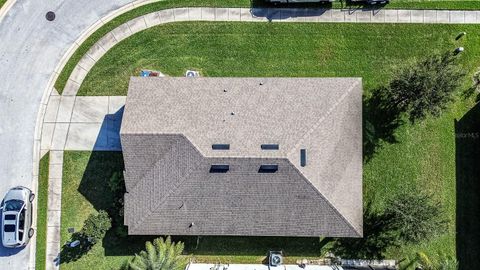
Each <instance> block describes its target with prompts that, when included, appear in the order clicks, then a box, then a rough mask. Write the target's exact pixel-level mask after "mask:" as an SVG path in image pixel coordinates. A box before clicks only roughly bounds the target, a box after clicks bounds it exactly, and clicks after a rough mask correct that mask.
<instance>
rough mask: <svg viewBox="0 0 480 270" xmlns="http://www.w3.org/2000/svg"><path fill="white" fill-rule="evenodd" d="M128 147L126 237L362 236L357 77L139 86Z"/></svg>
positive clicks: (171, 81)
mask: <svg viewBox="0 0 480 270" xmlns="http://www.w3.org/2000/svg"><path fill="white" fill-rule="evenodd" d="M121 140H122V147H123V152H124V159H125V170H126V171H125V182H126V188H127V194H126V196H125V223H126V225H128V227H129V233H130V234H197V235H198V234H203V235H205V234H211V235H224V234H228V235H286V236H287V235H297V236H301V235H305V236H307V235H325V236H361V235H362V84H361V79H359V78H168V77H167V78H139V77H132V78H131V80H130V86H129V92H128V97H127V102H126V106H125V112H124V116H123V121H122V127H121ZM214 144H228V145H229V149H228V150H215V149H213V148H214V147H212V145H214ZM264 144H269V145H272V144H273V145H278V150H265V149H262V147H261V145H264ZM301 149H305V151H306V166H302V165H301V157H300V155H301V154H300V153H301ZM212 164H228V165H230V168H229V171H228V172H227V173H224V174H216V173H210V171H209V169H210V167H211V165H212ZM262 164H264V165H265V164H276V165H278V171H277V172H276V173H272V174H264V173H259V172H258V167H259V166H260V165H262ZM302 220H303V221H304V222H299V221H302ZM192 223H194V224H195V225H192ZM299 223H301V224H299Z"/></svg>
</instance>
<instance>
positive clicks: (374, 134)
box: [363, 87, 404, 161]
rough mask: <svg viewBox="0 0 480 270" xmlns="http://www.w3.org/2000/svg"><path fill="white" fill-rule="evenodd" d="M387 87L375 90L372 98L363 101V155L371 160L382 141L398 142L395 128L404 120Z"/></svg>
mask: <svg viewBox="0 0 480 270" xmlns="http://www.w3.org/2000/svg"><path fill="white" fill-rule="evenodd" d="M386 92H387V91H386V89H385V87H379V88H376V89H374V90H373V94H372V96H371V97H370V98H368V99H364V101H363V104H364V105H363V122H364V123H363V156H364V161H369V160H370V159H371V158H372V157H373V155H374V154H375V153H376V152H377V151H378V149H379V147H380V146H381V143H382V142H387V143H397V142H398V141H397V139H396V137H395V130H396V129H397V128H398V127H400V126H401V125H402V124H403V123H404V122H403V120H402V118H401V113H402V112H401V111H400V110H399V108H398V107H396V106H394V105H392V103H391V102H390V101H389V99H388V97H387V96H386V95H385V93H386Z"/></svg>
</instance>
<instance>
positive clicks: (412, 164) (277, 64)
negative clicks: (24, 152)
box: [62, 23, 480, 269]
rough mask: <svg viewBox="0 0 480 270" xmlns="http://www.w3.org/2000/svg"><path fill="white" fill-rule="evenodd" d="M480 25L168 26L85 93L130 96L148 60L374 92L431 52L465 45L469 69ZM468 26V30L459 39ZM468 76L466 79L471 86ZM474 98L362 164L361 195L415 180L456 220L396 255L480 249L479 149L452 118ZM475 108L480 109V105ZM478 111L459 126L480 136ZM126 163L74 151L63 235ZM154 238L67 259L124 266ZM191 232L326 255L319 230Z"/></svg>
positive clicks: (254, 251)
mask: <svg viewBox="0 0 480 270" xmlns="http://www.w3.org/2000/svg"><path fill="white" fill-rule="evenodd" d="M192 29H194V31H193V30H192ZM479 30H480V26H472V25H401V24H396V25H395V24H394V25H380V24H364V25H358V24H275V23H273V24H270V23H264V24H261V23H251V24H248V23H241V24H239V23H177V24H168V25H162V26H158V27H155V28H151V29H149V30H146V31H144V32H141V33H138V34H136V35H134V36H133V37H131V38H129V39H127V40H124V41H123V42H121V43H120V44H119V45H117V46H116V47H114V48H113V49H112V50H110V51H109V52H108V53H107V54H106V55H105V56H104V57H103V58H102V59H101V60H100V61H99V62H98V63H97V65H96V66H95V67H94V68H93V69H92V70H91V72H90V73H89V74H88V76H87V78H86V80H85V81H84V83H83V85H82V87H81V89H80V94H82V95H125V94H126V90H127V84H128V79H129V77H130V76H131V75H137V74H138V71H139V70H140V69H142V68H148V69H158V70H161V71H162V72H164V73H166V74H169V75H172V76H181V75H183V73H184V72H185V70H186V69H197V70H200V71H201V73H202V75H203V76H286V77H290V76H360V77H363V81H364V92H365V95H366V96H368V95H369V93H371V91H372V90H373V89H375V88H376V87H378V86H380V85H382V84H384V83H386V82H387V81H388V79H389V78H390V77H391V74H392V72H393V68H394V67H396V66H398V65H401V64H402V63H405V62H408V61H410V60H411V59H413V58H414V57H421V56H425V55H429V54H430V53H431V52H432V51H443V50H452V49H453V48H455V47H458V46H464V47H465V49H466V52H465V53H463V54H462V55H461V56H460V57H461V61H462V65H463V66H464V68H465V69H466V70H468V71H469V72H470V75H471V74H472V73H473V72H474V71H475V70H476V69H477V68H478V59H479V56H480V46H479V45H478V44H480V34H479ZM461 31H466V32H467V33H468V34H467V36H465V37H464V38H463V39H461V40H460V41H455V37H456V36H457V34H458V33H459V32H461ZM470 84H471V82H470V79H469V80H468V81H466V82H465V87H468V86H470ZM474 107H475V101H474V99H473V98H468V99H464V98H463V97H461V94H460V93H458V96H457V98H456V101H455V102H454V103H453V104H451V106H449V109H448V110H447V111H446V112H444V113H443V114H442V115H441V117H439V118H435V119H434V118H427V119H426V120H424V121H421V122H419V123H416V124H415V125H410V124H407V125H405V126H403V127H401V128H400V129H398V130H397V131H396V136H397V139H398V143H395V144H385V145H384V146H383V148H382V149H380V151H379V153H378V154H376V155H375V156H373V158H372V159H371V160H369V161H368V162H367V163H365V164H364V177H363V182H364V200H365V201H369V200H373V201H374V207H376V208H377V209H381V208H382V207H384V206H383V203H384V202H385V200H386V198H388V197H389V196H392V195H394V194H396V193H398V192H400V191H401V190H403V189H406V188H408V187H409V186H415V187H418V188H419V189H422V190H428V191H430V192H432V193H433V194H434V197H435V198H436V199H437V200H439V201H441V202H442V203H443V204H444V205H445V207H446V212H445V216H446V217H448V218H449V220H450V223H449V229H448V232H447V233H445V234H443V235H439V236H438V237H436V238H434V239H432V240H431V241H427V242H423V243H421V244H418V245H408V246H402V247H400V248H392V249H390V250H388V251H387V254H386V255H387V256H386V257H387V258H393V259H399V260H400V259H403V258H406V257H409V258H412V257H413V256H414V255H415V253H416V252H418V251H422V252H425V253H426V254H427V255H429V256H430V257H431V258H432V259H435V258H438V257H440V256H443V255H447V256H455V255H456V254H457V255H458V258H459V260H460V263H461V265H472V263H475V262H476V258H478V256H480V247H479V244H478V243H480V235H479V233H478V232H477V229H476V228H477V226H478V225H479V224H480V221H478V218H472V216H473V217H475V216H476V214H475V213H474V211H475V209H478V207H480V202H479V196H478V194H477V193H478V190H479V185H480V184H478V183H479V182H480V181H478V180H479V179H478V178H479V175H480V173H478V169H476V168H478V165H475V162H477V163H478V161H476V160H478V154H477V153H478V152H480V151H478V149H480V147H478V149H477V148H476V145H475V144H472V145H470V144H468V140H463V141H460V142H459V140H458V137H457V136H456V133H458V129H459V127H457V128H456V127H455V122H454V120H455V119H460V118H462V116H464V115H465V114H467V112H469V111H470V112H469V113H468V114H472V113H471V109H472V108H474ZM475 108H477V110H476V111H478V105H476V107H475ZM469 119H470V120H469V121H467V120H465V121H461V123H463V125H462V129H461V131H462V132H464V133H467V134H477V136H479V137H480V135H478V134H480V133H478V132H477V131H478V129H477V131H475V129H473V130H474V131H471V130H472V126H475V124H476V125H477V126H480V123H479V121H478V120H476V119H480V118H478V117H477V118H475V117H470V118H469ZM472 119H473V120H472ZM367 120H368V119H367ZM466 131H468V132H466ZM475 132H477V133H475ZM469 136H471V137H475V135H469ZM477 139H478V138H477ZM459 143H461V146H462V147H463V148H461V151H460V150H459V149H460V148H459ZM476 143H477V144H478V142H476ZM472 146H473V147H472ZM121 166H122V162H121V154H119V153H99V152H94V153H93V154H91V153H89V152H67V153H66V154H65V167H64V180H63V181H64V184H63V188H64V190H63V196H62V200H63V201H62V210H63V211H62V223H63V224H62V241H65V240H67V239H68V234H67V233H66V228H67V227H70V226H73V227H75V228H77V229H80V227H81V226H82V224H83V220H84V219H85V218H86V217H87V216H88V214H89V213H91V212H94V211H97V210H99V209H104V207H107V206H108V204H109V203H108V199H109V198H108V196H109V195H108V192H106V187H105V185H106V182H105V181H106V179H108V178H109V177H110V175H111V173H112V171H114V170H121ZM457 194H460V195H459V196H457ZM477 216H478V215H477ZM456 224H457V226H456ZM456 235H457V236H456ZM456 237H457V238H456ZM145 239H146V238H143V237H130V238H128V239H123V240H121V239H118V238H116V237H114V235H113V234H107V237H106V240H108V241H104V243H102V244H98V245H97V246H95V247H94V249H93V250H92V251H91V252H90V253H89V254H87V255H86V256H85V257H83V258H81V259H80V260H79V261H77V262H72V263H68V264H64V265H62V268H63V269H88V268H91V267H93V266H95V267H96V269H110V268H112V267H116V266H118V265H119V263H121V262H122V261H123V260H124V259H125V258H126V257H125V256H127V255H132V254H133V253H134V252H135V251H138V250H140V249H141V248H143V244H144V241H145ZM177 239H178V238H177ZM182 240H185V241H186V243H187V251H188V252H189V253H193V254H195V257H196V258H198V260H200V261H211V262H217V261H226V262H259V261H261V259H262V257H263V256H264V253H265V251H267V250H268V249H269V248H271V247H278V248H282V249H284V250H285V251H286V254H287V256H288V258H289V259H291V260H294V259H295V258H297V257H296V256H298V258H301V257H310V256H319V255H320V254H321V253H323V252H326V251H327V247H328V246H327V247H323V243H321V242H320V241H319V239H317V238H291V239H284V238H276V239H275V238H273V239H272V238H255V239H250V238H203V239H201V240H200V244H199V246H198V247H196V249H195V246H196V239H191V238H183V239H182ZM459 241H460V242H459ZM106 243H108V245H107V244H106ZM122 243H125V244H124V245H122ZM322 247H323V248H322ZM291 255H292V256H291ZM83 267H84V268H83ZM461 269H472V268H471V267H470V268H469V267H462V268H461Z"/></svg>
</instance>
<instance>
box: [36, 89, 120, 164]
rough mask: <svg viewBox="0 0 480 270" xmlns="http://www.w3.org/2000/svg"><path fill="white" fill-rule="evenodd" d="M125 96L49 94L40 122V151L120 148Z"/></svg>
mask: <svg viewBox="0 0 480 270" xmlns="http://www.w3.org/2000/svg"><path fill="white" fill-rule="evenodd" d="M124 104H125V97H121V96H120V97H107V96H98V97H82V96H78V97H76V96H59V95H58V94H57V95H52V96H50V100H49V102H48V105H47V109H46V112H45V117H44V121H43V129H42V139H41V152H42V155H43V154H44V153H46V152H47V151H49V150H55V151H63V150H80V151H92V150H96V151H120V150H121V147H120V137H119V132H120V123H121V117H122V114H123V105H124Z"/></svg>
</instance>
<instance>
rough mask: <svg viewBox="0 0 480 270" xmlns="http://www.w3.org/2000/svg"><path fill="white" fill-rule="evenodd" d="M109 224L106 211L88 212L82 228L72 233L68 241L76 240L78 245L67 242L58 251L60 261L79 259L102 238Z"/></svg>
mask: <svg viewBox="0 0 480 270" xmlns="http://www.w3.org/2000/svg"><path fill="white" fill-rule="evenodd" d="M111 226H112V223H111V220H110V217H109V216H108V213H107V212H106V211H104V210H100V211H99V212H98V214H97V215H95V214H90V215H89V216H88V218H87V219H86V220H85V222H84V224H83V227H82V229H81V230H80V231H79V232H76V233H74V234H72V237H71V239H70V242H77V243H78V245H76V246H73V247H71V246H70V245H68V244H67V245H64V246H63V247H62V250H61V252H60V261H61V262H62V263H68V262H71V261H76V260H78V259H80V258H81V257H82V256H83V255H85V254H87V253H88V252H89V251H90V249H92V247H93V245H95V243H96V242H97V241H98V240H100V239H103V237H104V236H105V233H106V232H107V231H108V230H109V229H110V228H111Z"/></svg>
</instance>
